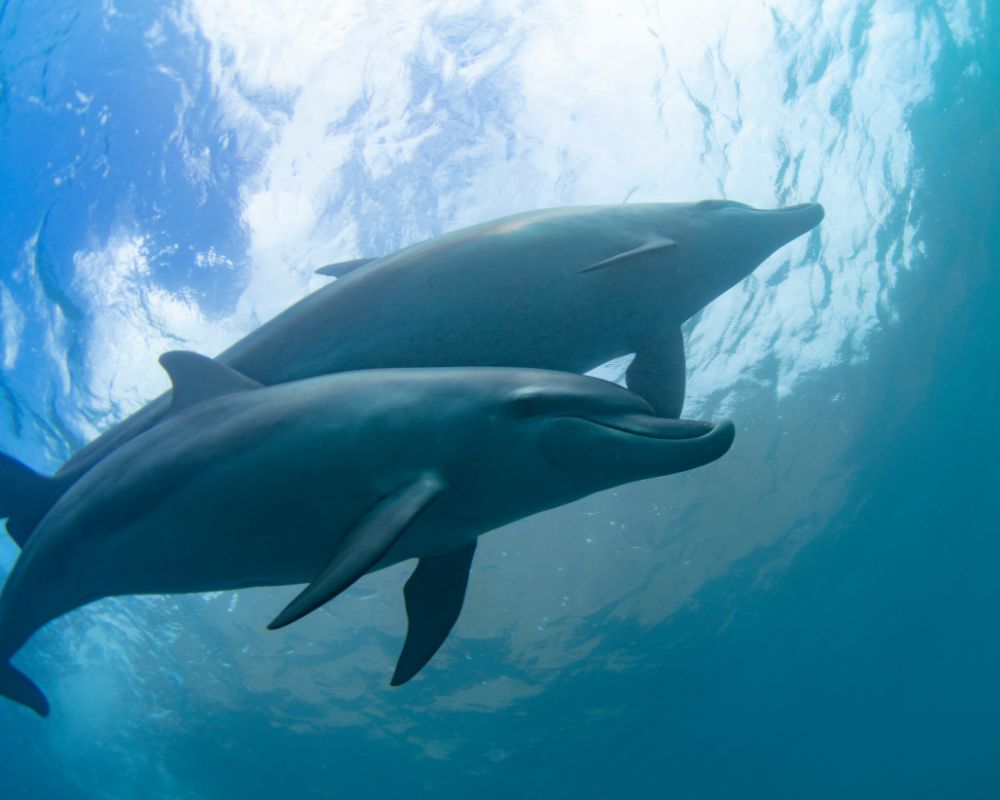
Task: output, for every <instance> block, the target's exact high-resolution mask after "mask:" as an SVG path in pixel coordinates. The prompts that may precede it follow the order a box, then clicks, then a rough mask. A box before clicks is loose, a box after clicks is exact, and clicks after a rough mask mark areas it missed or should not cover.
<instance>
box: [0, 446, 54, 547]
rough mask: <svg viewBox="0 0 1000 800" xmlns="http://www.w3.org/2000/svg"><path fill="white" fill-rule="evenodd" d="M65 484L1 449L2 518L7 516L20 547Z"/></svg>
mask: <svg viewBox="0 0 1000 800" xmlns="http://www.w3.org/2000/svg"><path fill="white" fill-rule="evenodd" d="M65 484H66V482H65V481H63V480H60V479H59V478H52V477H49V476H47V475H39V474H38V473H37V472H35V471H34V470H33V469H31V468H30V467H28V466H26V465H24V464H22V463H21V462H20V461H18V460H17V459H16V458H11V457H10V456H8V455H6V454H4V453H0V518H3V517H6V518H7V533H9V534H10V537H11V538H12V539H13V540H14V541H15V542H17V544H18V547H22V548H23V547H24V545H25V542H27V541H28V537H29V536H31V532H32V531H33V530H34V529H35V526H36V525H38V523H39V522H40V521H41V519H42V517H44V516H45V513H46V512H47V511H48V510H49V508H51V507H52V504H53V503H55V501H56V500H58V499H59V497H60V496H61V495H62V493H63V492H64V491H65V490H66V485H65Z"/></svg>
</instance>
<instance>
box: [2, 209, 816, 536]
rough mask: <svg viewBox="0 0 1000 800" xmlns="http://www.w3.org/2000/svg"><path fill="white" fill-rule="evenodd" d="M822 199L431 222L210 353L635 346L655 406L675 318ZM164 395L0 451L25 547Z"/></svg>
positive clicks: (249, 355)
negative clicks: (420, 238) (430, 228)
mask: <svg viewBox="0 0 1000 800" xmlns="http://www.w3.org/2000/svg"><path fill="white" fill-rule="evenodd" d="M823 213H824V212H823V208H822V206H820V205H819V204H817V203H806V204H803V205H797V206H790V207H788V208H782V209H776V210H760V209H755V208H751V207H750V206H747V205H743V204H742V203H735V202H730V201H725V200H706V201H703V202H700V203H647V204H636V205H616V206H578V207H567V208H555V209H547V210H541V211H531V212H527V213H523V214H517V215H514V216H511V217H506V218H503V219H499V220H494V221H492V222H486V223H483V224H481V225H475V226H473V227H470V228H464V229H462V230H458V231H455V232H453V233H449V234H446V235H443V236H438V237H436V238H434V239H430V240H429V241H426V242H422V243H419V244H415V245H413V246H411V247H407V248H405V249H403V250H400V251H399V252H397V253H394V254H392V255H389V256H385V257H383V258H378V259H358V260H355V261H349V262H345V263H343V264H332V265H330V266H328V267H324V268H323V269H321V270H320V272H322V273H324V274H329V275H337V276H342V277H340V279H339V280H337V281H335V282H334V283H332V284H330V285H328V286H326V287H324V288H322V289H319V290H318V291H316V292H314V293H313V294H311V295H309V296H307V297H305V298H304V299H302V300H300V301H299V302H298V303H296V304H294V305H293V306H291V307H290V308H288V309H287V310H286V311H284V312H282V313H281V314H279V315H278V316H277V317H275V318H274V319H272V320H270V321H269V322H267V323H266V324H264V325H262V326H261V327H260V328H258V329H257V330H255V331H253V332H252V333H250V334H248V335H247V336H246V337H244V338H243V339H241V340H240V341H239V342H237V343H236V344H234V345H233V346H232V347H230V348H229V349H228V350H226V351H225V352H224V353H222V354H221V355H219V356H218V361H220V362H221V363H223V364H225V365H227V366H230V367H232V368H233V369H235V370H237V371H239V372H241V373H243V374H244V375H247V376H248V377H250V378H252V379H253V380H256V381H259V382H260V383H263V384H266V385H271V384H277V383H284V382H287V381H295V380H301V379H304V378H310V377H314V376H316V375H325V374H330V373H334V372H345V371H350V370H360V369H372V368H386V367H452V366H454V367H460V366H507V367H534V368H540V369H553V370H564V371H569V372H578V373H583V372H587V371H589V370H591V369H593V368H595V367H597V366H600V365H601V364H603V363H605V362H607V361H610V360H611V359H613V358H616V357H618V356H622V355H626V354H628V353H635V359H634V360H633V361H632V364H631V366H630V367H629V369H628V372H627V374H626V383H627V385H628V387H629V388H630V389H631V390H632V391H634V392H636V393H637V394H639V395H641V396H642V397H643V398H645V399H646V400H647V402H649V403H650V405H651V406H652V407H653V409H654V410H655V411H656V412H657V413H658V414H660V415H661V416H667V417H678V416H680V413H681V408H682V405H683V402H684V383H685V363H684V343H683V339H682V336H681V329H680V326H681V323H683V322H684V321H685V320H686V319H688V318H689V317H691V316H692V315H693V314H695V313H697V312H698V311H699V310H700V309H701V308H703V307H704V306H705V305H706V304H708V303H709V302H710V301H711V300H713V299H714V298H716V297H718V296H719V295H720V294H722V293H723V292H724V291H726V290H727V289H729V288H730V287H731V286H733V285H735V284H736V283H738V282H739V281H740V280H742V279H743V278H745V277H746V276H747V275H749V274H750V273H751V272H752V271H753V270H754V269H755V268H756V267H757V266H758V265H759V264H760V263H761V262H762V261H764V259H766V258H767V257H768V256H769V255H771V254H772V253H773V252H774V251H775V250H777V249H778V248H780V247H781V246H782V245H784V244H786V243H787V242H789V241H791V240H793V239H795V238H797V237H798V236H800V235H802V234H803V233H805V232H807V231H809V230H810V229H812V228H813V227H814V226H816V225H817V224H818V223H819V222H820V220H822V218H823ZM169 405H170V398H169V395H163V396H162V397H160V398H159V399H157V400H154V401H153V402H151V403H149V404H148V405H147V406H145V407H144V408H143V409H141V410H140V411H138V412H137V413H135V414H134V415H132V416H131V417H129V418H128V419H126V420H124V421H123V422H121V423H120V424H118V425H116V426H115V427H113V428H111V429H110V430H109V431H107V432H105V433H104V434H102V435H101V436H99V437H98V438H97V439H95V440H94V441H93V442H91V443H90V444H88V445H86V446H85V447H83V448H82V449H81V450H79V451H78V452H77V453H76V454H75V455H74V456H73V457H72V458H70V459H69V460H68V461H67V462H66V463H65V464H64V465H63V466H62V468H61V469H60V470H59V472H58V473H56V475H55V476H53V477H45V476H42V475H39V474H37V473H35V472H33V471H31V470H30V469H28V468H27V467H25V466H24V465H23V464H20V463H19V462H17V461H15V460H13V459H10V458H8V457H6V456H2V455H0V518H4V517H7V531H8V533H10V535H11V536H12V537H13V538H14V540H15V541H16V542H17V543H18V544H19V545H21V546H23V545H24V542H25V541H26V540H27V538H28V536H29V535H30V534H31V531H32V530H33V528H34V527H35V525H36V524H37V523H38V521H39V520H40V519H41V518H42V516H43V515H44V514H45V512H46V511H47V510H48V509H49V507H50V506H51V505H52V504H53V503H54V502H55V501H56V500H57V499H58V497H59V496H60V495H61V494H62V493H63V492H64V491H66V489H67V488H68V487H69V486H71V485H72V484H73V483H74V482H75V481H76V480H77V479H79V477H80V476H81V475H82V474H84V473H85V472H86V471H87V470H88V469H89V468H90V467H92V466H93V465H94V464H95V463H97V462H98V461H100V460H101V459H102V458H104V457H105V456H107V455H108V454H109V453H110V452H112V451H113V450H114V449H115V448H117V447H119V446H120V445H122V444H124V443H125V442H127V441H128V440H129V439H131V438H132V437H134V436H136V435H137V434H139V433H141V432H142V431H144V430H147V429H148V428H150V427H152V426H153V425H155V424H156V423H157V422H158V421H159V420H160V419H161V418H162V417H163V415H164V413H165V412H166V411H167V409H168V408H169Z"/></svg>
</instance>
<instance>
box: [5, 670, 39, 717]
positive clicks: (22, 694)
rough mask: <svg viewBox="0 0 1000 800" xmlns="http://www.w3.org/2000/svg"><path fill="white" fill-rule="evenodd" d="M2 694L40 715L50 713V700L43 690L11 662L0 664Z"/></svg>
mask: <svg viewBox="0 0 1000 800" xmlns="http://www.w3.org/2000/svg"><path fill="white" fill-rule="evenodd" d="M0 695H2V696H4V697H6V698H7V699H9V700H13V701H14V702H15V703H19V704H20V705H22V706H25V707H27V708H30V709H31V710H32V711H34V712H35V713H36V714H38V716H40V717H47V716H48V715H49V701H48V699H46V697H45V695H44V694H43V692H42V690H41V689H39V688H38V687H37V686H36V685H35V683H34V681H32V680H31V678H29V677H28V676H27V675H25V674H24V673H23V672H21V671H20V670H19V669H17V667H15V666H14V665H13V664H11V663H9V662H4V663H3V664H0Z"/></svg>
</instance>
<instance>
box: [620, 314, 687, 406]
mask: <svg viewBox="0 0 1000 800" xmlns="http://www.w3.org/2000/svg"><path fill="white" fill-rule="evenodd" d="M686 373H687V367H686V364H685V360H684V335H683V334H682V333H681V329H680V328H673V329H670V330H667V331H664V332H663V333H661V334H659V335H657V336H654V337H652V338H650V339H647V340H646V341H645V342H643V343H642V344H641V345H640V346H639V347H638V348H636V352H635V358H634V359H632V363H631V364H630V365H629V368H628V370H627V371H626V373H625V385H626V386H628V388H629V389H630V390H631V391H633V392H635V393H636V394H637V395H639V396H640V397H641V398H642V399H643V400H645V401H646V402H647V403H649V404H650V405H651V406H652V407H653V410H654V411H655V412H656V413H657V414H658V415H659V416H661V417H675V418H676V417H680V415H681V409H683V408H684V386H685V381H686V378H687V375H686Z"/></svg>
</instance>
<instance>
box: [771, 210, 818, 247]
mask: <svg viewBox="0 0 1000 800" xmlns="http://www.w3.org/2000/svg"><path fill="white" fill-rule="evenodd" d="M764 213H765V214H766V215H767V220H768V222H770V223H771V241H770V242H769V244H770V245H771V246H772V249H771V252H772V253H773V252H774V251H775V250H777V249H778V248H779V247H781V246H782V245H785V244H788V242H790V241H792V240H793V239H797V238H798V237H800V236H801V235H802V234H803V233H807V232H808V231H811V230H812V229H813V228H815V227H816V226H817V225H819V223H820V222H822V221H823V217H824V216H826V211H824V210H823V206H821V205H820V204H819V203H800V204H799V205H797V206H786V207H785V208H775V209H771V210H769V211H765V212H764Z"/></svg>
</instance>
